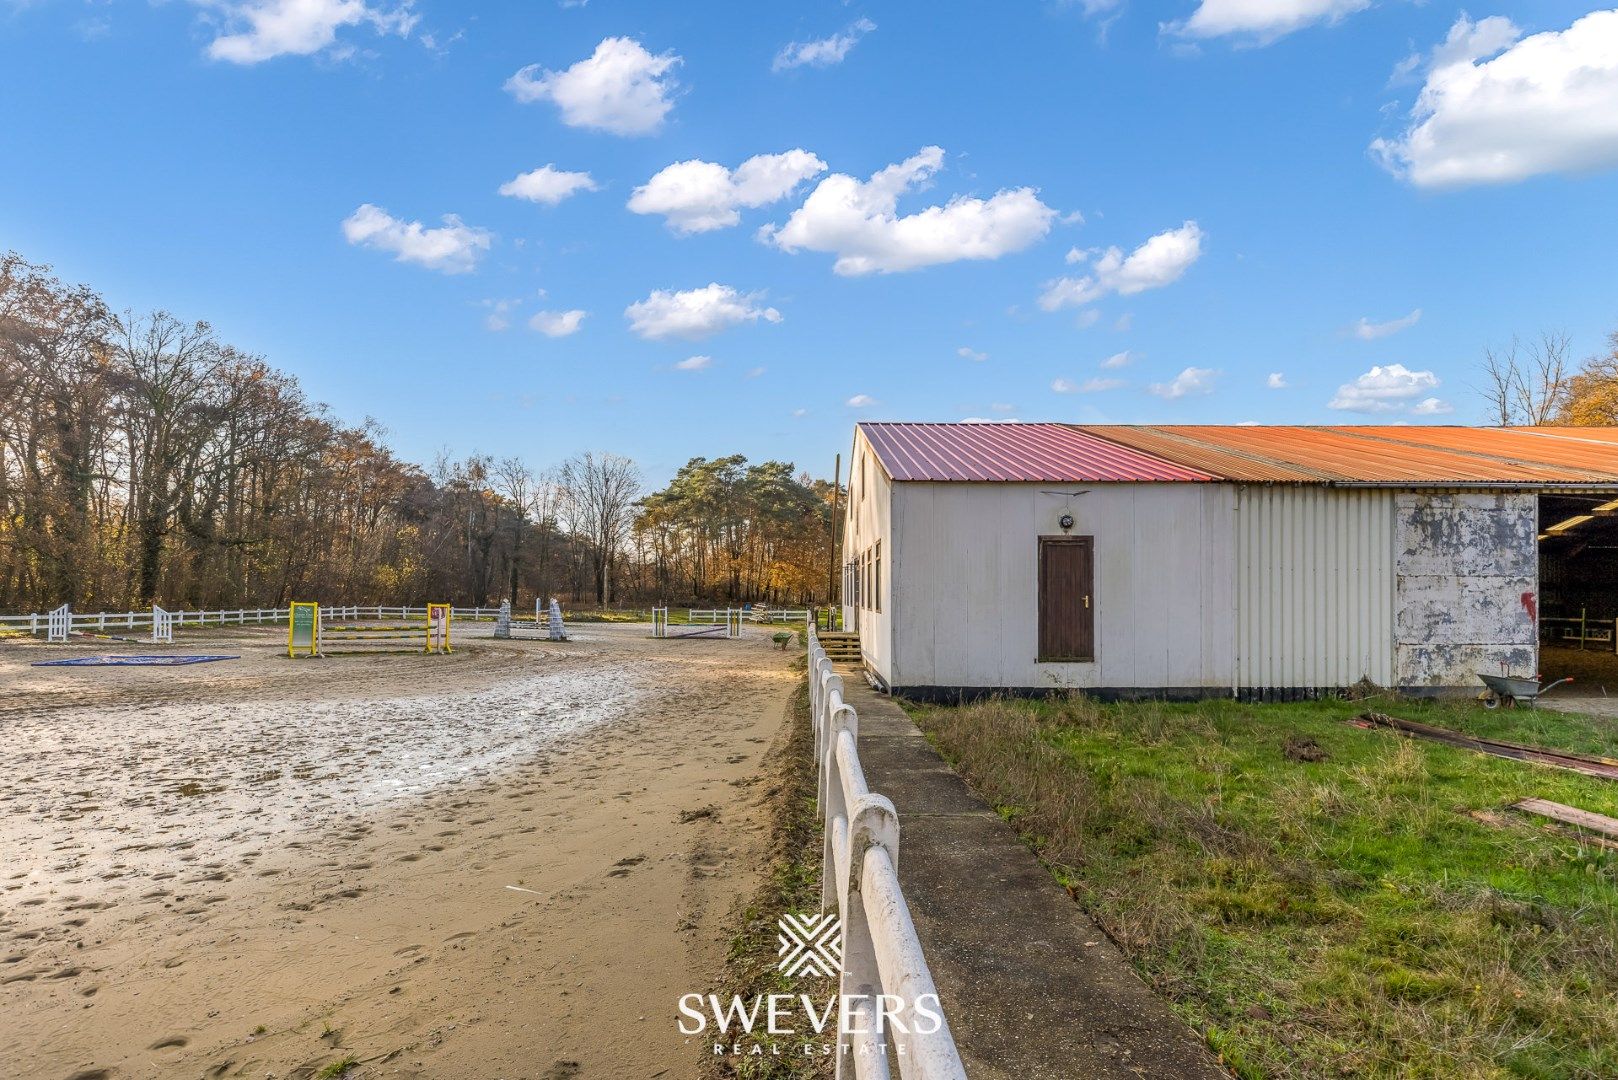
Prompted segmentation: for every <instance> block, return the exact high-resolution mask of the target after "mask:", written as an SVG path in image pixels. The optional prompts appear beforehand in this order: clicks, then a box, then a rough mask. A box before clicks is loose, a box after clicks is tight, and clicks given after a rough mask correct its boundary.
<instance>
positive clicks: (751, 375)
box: [742, 364, 769, 379]
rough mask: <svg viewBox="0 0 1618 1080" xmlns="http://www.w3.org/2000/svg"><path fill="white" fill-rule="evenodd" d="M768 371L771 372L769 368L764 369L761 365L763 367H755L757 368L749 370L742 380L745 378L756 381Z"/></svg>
mask: <svg viewBox="0 0 1618 1080" xmlns="http://www.w3.org/2000/svg"><path fill="white" fill-rule="evenodd" d="M768 370H769V369H768V368H766V367H764V366H763V365H762V364H761V365H759V366H758V367H755V368H748V369H747V372H746V374H744V375H743V376H742V378H744V379H756V378H758V377H759V376H760V375H763V374H764V373H765V372H766V371H768Z"/></svg>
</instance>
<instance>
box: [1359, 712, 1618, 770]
mask: <svg viewBox="0 0 1618 1080" xmlns="http://www.w3.org/2000/svg"><path fill="white" fill-rule="evenodd" d="M1360 720H1361V721H1363V722H1365V723H1369V724H1378V725H1381V726H1382V727H1389V728H1393V729H1394V730H1395V731H1402V732H1404V733H1405V734H1407V735H1416V736H1419V737H1421V738H1423V739H1432V740H1433V741H1434V742H1441V743H1447V744H1449V745H1450V746H1458V747H1461V748H1462V749H1465V750H1476V751H1477V752H1478V753H1481V754H1492V755H1493V756H1495V757H1502V758H1510V759H1512V760H1513V761H1527V762H1531V763H1533V764H1535V765H1550V766H1552V767H1553V768H1557V769H1569V770H1572V771H1573V772H1577V773H1583V774H1584V775H1585V776H1594V777H1599V778H1600V779H1603V780H1618V761H1614V760H1613V759H1612V758H1604V757H1595V756H1592V755H1590V754H1575V753H1573V752H1572V751H1569V750H1551V749H1549V748H1547V747H1543V746H1524V745H1522V744H1521V743H1510V742H1504V741H1502V740H1500V739H1484V738H1481V737H1479V736H1476V735H1466V734H1464V733H1462V732H1459V731H1451V730H1450V729H1448V728H1441V727H1434V726H1433V725H1431V724H1423V723H1420V722H1419V721H1416V720H1402V719H1400V718H1399V717H1397V716H1388V715H1387V714H1386V713H1379V712H1365V713H1361V714H1360Z"/></svg>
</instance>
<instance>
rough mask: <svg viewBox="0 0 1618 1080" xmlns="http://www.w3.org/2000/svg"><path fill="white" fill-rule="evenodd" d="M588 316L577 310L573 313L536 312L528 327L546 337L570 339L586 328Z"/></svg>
mask: <svg viewBox="0 0 1618 1080" xmlns="http://www.w3.org/2000/svg"><path fill="white" fill-rule="evenodd" d="M586 314H587V312H583V311H580V310H579V309H577V308H574V309H573V310H572V311H536V312H535V313H534V317H533V318H532V319H529V320H528V325H529V326H531V327H533V328H534V329H535V330H538V331H539V332H540V333H541V334H544V335H545V336H546V337H569V336H571V335H573V334H577V333H578V332H579V330H580V329H581V328H582V327H583V326H584V318H585V315H586Z"/></svg>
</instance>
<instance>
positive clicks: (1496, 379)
mask: <svg viewBox="0 0 1618 1080" xmlns="http://www.w3.org/2000/svg"><path fill="white" fill-rule="evenodd" d="M1571 347H1572V342H1571V340H1570V339H1569V338H1568V336H1567V335H1566V334H1564V333H1562V332H1560V331H1546V332H1544V333H1542V334H1540V336H1539V340H1538V341H1536V342H1533V343H1531V344H1529V345H1528V346H1527V347H1526V348H1524V347H1523V346H1522V343H1521V342H1519V341H1517V339H1515V338H1513V339H1512V341H1511V347H1510V348H1508V349H1507V350H1506V351H1505V352H1504V353H1497V352H1495V350H1493V349H1485V350H1484V352H1483V376H1484V380H1485V383H1484V386H1483V387H1482V388H1481V389H1480V391H1479V392H1480V393H1482V394H1483V397H1484V400H1485V401H1487V402H1488V404H1489V419H1490V420H1492V421H1493V422H1494V423H1496V424H1497V425H1499V426H1500V427H1510V426H1513V425H1518V424H1528V425H1539V424H1546V423H1549V422H1550V421H1551V419H1552V418H1553V417H1554V416H1555V415H1556V414H1557V413H1558V412H1559V411H1561V409H1562V408H1563V406H1564V403H1565V399H1566V397H1567V391H1568V380H1569V378H1570V377H1571V373H1570V372H1569V371H1568V354H1569V352H1570V350H1571Z"/></svg>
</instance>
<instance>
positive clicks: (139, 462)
mask: <svg viewBox="0 0 1618 1080" xmlns="http://www.w3.org/2000/svg"><path fill="white" fill-rule="evenodd" d="M112 342H113V348H114V349H115V350H116V351H117V352H118V353H119V355H120V356H121V358H122V360H123V366H124V369H125V377H126V380H127V382H126V385H125V386H124V387H123V391H124V407H125V417H124V429H125V431H126V432H127V433H128V438H129V458H130V460H129V488H130V494H129V505H130V511H131V518H132V523H133V525H134V529H135V533H136V536H137V538H138V539H137V559H138V561H137V566H136V589H135V595H136V598H137V600H138V601H139V602H140V603H141V604H150V603H151V602H152V599H153V598H154V597H155V596H156V595H157V585H158V571H159V567H160V565H161V559H162V554H163V541H164V538H165V537H166V536H168V534H169V531H170V529H171V528H172V527H173V525H174V519H175V513H176V511H177V510H178V509H179V505H180V501H181V499H182V498H183V497H184V496H185V494H186V492H187V489H188V487H189V486H190V484H191V483H192V482H193V481H194V480H195V479H196V475H197V471H198V468H199V466H200V464H201V463H200V461H199V460H198V455H199V454H200V453H201V451H202V449H203V447H204V446H205V445H206V444H207V442H208V439H209V438H210V437H211V436H212V434H213V431H214V428H215V426H216V425H217V424H218V423H219V422H220V421H221V420H222V419H223V417H224V415H225V412H226V408H225V403H224V402H222V401H220V400H219V393H218V392H219V389H220V379H219V375H220V373H221V372H222V371H223V369H224V368H225V367H227V366H228V365H230V364H232V363H235V362H236V361H237V360H238V359H239V357H238V356H237V354H236V353H235V352H234V351H233V350H231V349H230V348H229V347H228V346H225V345H222V344H220V342H219V339H218V338H216V337H215V336H214V332H213V328H212V327H211V326H209V325H208V324H207V323H205V322H199V323H193V324H190V325H187V324H186V323H183V322H181V321H180V320H179V319H176V318H175V317H174V316H172V315H170V314H169V313H168V312H166V311H157V312H153V313H152V314H151V315H146V316H138V315H135V314H133V313H132V312H127V311H126V312H125V313H124V315H123V317H122V318H121V319H118V320H116V321H115V323H114V327H113V333H112Z"/></svg>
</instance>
